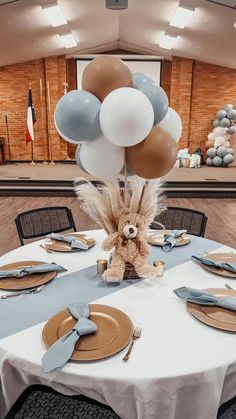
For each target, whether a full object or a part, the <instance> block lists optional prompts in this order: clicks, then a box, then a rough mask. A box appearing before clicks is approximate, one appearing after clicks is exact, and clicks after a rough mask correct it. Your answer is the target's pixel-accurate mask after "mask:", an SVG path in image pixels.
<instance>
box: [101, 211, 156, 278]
mask: <svg viewBox="0 0 236 419" xmlns="http://www.w3.org/2000/svg"><path fill="white" fill-rule="evenodd" d="M147 228H148V224H147V220H146V219H145V218H144V217H143V216H142V215H140V214H137V213H133V212H131V211H130V210H129V209H126V210H124V211H123V212H122V214H121V215H120V218H119V223H118V231H117V232H115V233H112V234H110V235H108V237H107V238H106V239H105V240H104V241H103V244H102V248H103V250H106V251H110V250H112V249H113V248H114V251H113V252H112V259H111V266H110V268H109V269H107V270H106V271H105V272H104V273H103V279H104V281H106V282H119V281H122V280H123V277H124V272H125V267H126V263H127V262H128V263H130V264H131V265H133V267H134V270H135V272H136V273H137V274H138V276H139V277H140V278H147V277H149V276H155V274H156V268H155V267H154V266H149V265H148V264H147V258H148V256H149V254H150V248H149V245H148V243H147V241H146V239H145V233H146V231H147Z"/></svg>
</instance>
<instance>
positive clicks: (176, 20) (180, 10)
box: [169, 6, 194, 29]
mask: <svg viewBox="0 0 236 419" xmlns="http://www.w3.org/2000/svg"><path fill="white" fill-rule="evenodd" d="M193 12H194V9H191V8H189V7H185V6H178V7H177V9H176V11H175V13H174V15H173V17H172V19H171V21H170V23H169V24H170V26H175V27H176V28H180V29H183V28H184V27H185V26H186V25H187V23H188V21H189V19H190V18H191V16H192V14H193Z"/></svg>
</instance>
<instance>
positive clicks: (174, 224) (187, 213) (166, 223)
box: [151, 207, 208, 237]
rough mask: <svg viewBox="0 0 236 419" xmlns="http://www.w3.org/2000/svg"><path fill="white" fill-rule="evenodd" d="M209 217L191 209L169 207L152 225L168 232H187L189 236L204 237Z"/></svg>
mask: <svg viewBox="0 0 236 419" xmlns="http://www.w3.org/2000/svg"><path fill="white" fill-rule="evenodd" d="M207 219H208V218H207V216H206V215H205V214H204V213H203V212H201V211H196V210H192V209H189V208H180V207H167V209H166V210H165V211H163V212H162V213H161V214H159V215H158V216H157V217H156V218H155V221H154V222H153V223H152V224H151V228H155V229H158V230H160V229H162V228H163V227H164V228H165V229H166V230H174V229H177V230H187V232H188V233H189V234H192V235H194V236H199V237H204V235H205V231H206V225H207Z"/></svg>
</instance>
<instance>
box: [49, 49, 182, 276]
mask: <svg viewBox="0 0 236 419" xmlns="http://www.w3.org/2000/svg"><path fill="white" fill-rule="evenodd" d="M82 88H83V90H75V91H72V92H69V93H67V94H65V95H64V96H63V97H62V98H61V99H60V101H59V103H58V104H57V106H56V110H55V126H56V129H57V131H58V133H59V134H60V135H61V137H62V138H64V139H65V140H66V141H69V142H71V143H75V144H79V145H78V147H77V150H76V161H77V164H78V165H79V166H80V167H81V168H82V169H83V170H84V171H85V172H87V173H89V174H91V175H93V176H96V177H99V178H100V179H102V180H103V186H101V187H100V188H96V187H95V186H94V185H93V184H92V183H91V182H89V181H88V180H86V179H84V178H82V179H81V178H79V179H78V180H77V183H76V187H75V190H76V193H77V196H78V198H79V200H80V202H81V209H83V210H84V211H85V212H87V213H88V214H89V216H90V217H91V218H92V219H93V220H94V221H95V222H96V223H97V224H98V225H100V226H101V227H102V228H103V229H104V230H105V231H106V233H107V238H106V239H105V240H104V242H103V249H104V250H106V251H109V250H112V257H111V264H110V266H109V268H108V269H107V270H106V271H105V272H104V273H103V279H104V281H106V282H109V281H112V282H114V281H115V282H119V281H122V280H123V279H124V278H127V275H128V277H131V278H134V277H137V276H138V277H140V278H141V277H142V278H145V277H148V276H153V275H155V272H156V269H157V268H155V267H153V266H149V265H148V255H149V252H150V251H149V245H148V243H147V240H146V238H145V234H146V230H147V228H148V226H149V225H150V223H151V222H152V221H153V219H154V218H155V216H156V215H157V214H158V213H160V212H161V211H162V209H163V208H162V205H161V194H162V188H161V184H160V181H158V180H157V181H155V182H147V181H146V180H145V179H156V178H159V177H161V176H163V175H165V174H166V173H167V172H168V171H169V170H170V169H171V168H172V167H173V165H174V163H175V161H176V157H177V142H178V140H179V139H180V137H181V132H182V123H181V119H180V117H179V115H178V114H177V113H176V112H175V111H174V110H173V109H171V108H169V106H168V98H167V95H166V93H165V92H164V90H163V89H162V88H161V87H159V86H157V85H156V84H155V83H154V81H153V80H152V79H151V78H150V77H148V76H146V75H145V74H143V73H134V74H133V76H132V73H131V72H130V70H129V68H128V67H127V66H126V65H125V64H124V62H123V61H122V60H120V59H119V58H118V57H114V56H105V57H97V58H95V59H94V60H93V61H91V62H90V63H89V64H88V66H87V67H86V68H85V70H84V72H83V76H82ZM80 144H81V146H80ZM119 174H124V176H125V182H124V185H125V186H124V188H123V191H121V190H120V185H119V183H117V182H116V181H111V179H112V178H115V177H117V176H119ZM134 174H136V175H138V176H136V177H135V176H131V177H130V178H129V181H128V179H127V175H134ZM141 178H143V179H141ZM81 180H82V182H81Z"/></svg>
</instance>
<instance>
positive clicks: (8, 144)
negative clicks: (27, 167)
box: [5, 113, 12, 163]
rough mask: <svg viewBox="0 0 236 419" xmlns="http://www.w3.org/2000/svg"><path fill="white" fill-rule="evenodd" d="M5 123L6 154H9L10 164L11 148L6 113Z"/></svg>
mask: <svg viewBox="0 0 236 419" xmlns="http://www.w3.org/2000/svg"><path fill="white" fill-rule="evenodd" d="M5 122H6V132H7V148H8V154H9V163H11V161H12V160H11V146H10V138H9V128H8V119H7V113H5Z"/></svg>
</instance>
